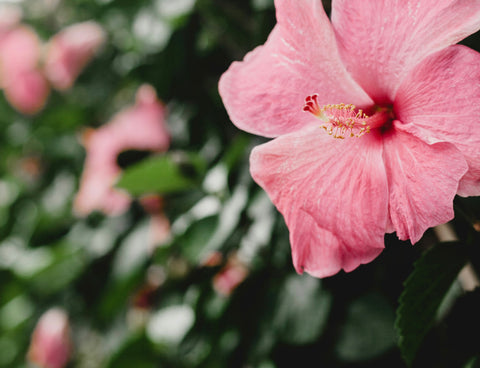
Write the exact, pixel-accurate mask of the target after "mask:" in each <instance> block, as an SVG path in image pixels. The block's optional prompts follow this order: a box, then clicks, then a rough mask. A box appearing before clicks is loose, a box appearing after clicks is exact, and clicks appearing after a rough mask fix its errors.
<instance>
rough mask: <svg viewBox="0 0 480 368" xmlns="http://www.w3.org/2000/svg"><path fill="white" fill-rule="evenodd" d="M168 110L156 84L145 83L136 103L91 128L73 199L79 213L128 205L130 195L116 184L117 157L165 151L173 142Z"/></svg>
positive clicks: (119, 210)
mask: <svg viewBox="0 0 480 368" xmlns="http://www.w3.org/2000/svg"><path fill="white" fill-rule="evenodd" d="M165 113H166V112H165V107H164V106H163V104H162V103H161V102H160V101H159V100H158V99H157V95H156V92H155V90H154V89H153V87H151V86H149V85H143V86H141V87H140V88H139V89H138V91H137V95H136V102H135V105H134V106H132V107H129V108H126V109H125V110H122V111H120V112H119V113H118V114H117V115H115V116H114V117H113V119H112V120H111V121H110V122H109V123H108V124H106V125H104V126H102V127H101V128H99V129H96V130H94V129H91V130H89V131H88V133H87V134H86V135H85V138H84V145H85V148H86V151H87V157H86V159H85V167H84V171H83V174H82V179H81V183H80V189H79V192H78V193H77V196H76V198H75V203H74V210H75V212H76V213H77V214H78V215H81V216H85V215H88V214H89V213H90V212H92V211H94V210H99V211H101V212H103V213H105V214H107V215H119V214H121V213H123V212H125V211H126V210H127V209H128V207H129V205H130V202H131V198H130V196H129V195H128V194H127V193H125V192H123V191H121V190H118V189H115V188H114V187H113V186H114V184H115V181H116V180H117V177H118V175H119V174H120V173H121V171H122V169H121V168H120V166H119V165H118V163H117V157H118V155H119V154H120V153H121V152H122V151H127V150H148V151H156V152H162V151H165V150H166V149H167V148H168V145H169V142H170V137H169V134H168V132H167V130H166V123H165Z"/></svg>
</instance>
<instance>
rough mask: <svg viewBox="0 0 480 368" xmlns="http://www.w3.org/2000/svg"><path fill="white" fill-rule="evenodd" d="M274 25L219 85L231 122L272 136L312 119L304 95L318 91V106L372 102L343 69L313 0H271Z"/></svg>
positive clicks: (322, 14)
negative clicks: (273, 1) (273, 2)
mask: <svg viewBox="0 0 480 368" xmlns="http://www.w3.org/2000/svg"><path fill="white" fill-rule="evenodd" d="M275 5H276V9H277V19H278V24H277V26H276V27H275V28H274V30H273V31H272V33H271V34H270V36H269V38H268V40H267V42H266V43H265V45H263V46H260V47H258V48H256V49H255V50H253V51H252V52H250V53H249V54H247V56H246V57H245V59H244V61H243V62H234V63H233V64H232V65H231V66H230V68H229V69H228V70H227V72H225V74H223V76H222V78H221V79H220V83H219V90H220V95H221V96H222V99H223V102H224V104H225V107H226V109H227V111H228V114H229V115H230V118H231V120H232V121H233V123H234V124H235V125H236V126H237V127H239V128H240V129H243V130H246V131H248V132H251V133H255V134H259V135H263V136H267V137H275V136H278V135H281V134H285V133H288V132H293V131H295V130H298V129H300V128H301V127H303V126H305V125H306V124H308V123H309V122H311V116H309V114H307V113H305V112H304V111H302V107H303V104H304V101H305V97H307V96H308V95H311V94H313V93H317V92H319V95H320V96H319V103H320V105H326V104H328V103H341V102H343V103H352V104H354V105H357V106H362V107H363V106H367V105H371V104H372V101H371V99H370V98H369V97H368V96H367V95H366V94H365V92H364V91H363V90H361V89H360V87H359V86H358V85H357V84H356V83H355V82H354V81H353V79H352V78H351V76H350V75H349V74H348V73H347V72H346V70H345V67H344V66H343V64H342V62H341V60H340V56H339V53H338V50H337V46H336V42H335V37H334V34H333V31H332V28H331V24H330V22H329V20H328V17H327V16H326V14H325V12H324V10H323V8H322V6H321V2H320V1H317V0H303V1H298V0H282V1H276V2H275Z"/></svg>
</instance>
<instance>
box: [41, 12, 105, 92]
mask: <svg viewBox="0 0 480 368" xmlns="http://www.w3.org/2000/svg"><path fill="white" fill-rule="evenodd" d="M104 42H105V32H104V31H103V29H102V28H101V27H100V25H98V24H97V23H95V22H93V21H87V22H82V23H76V24H73V25H71V26H69V27H66V28H64V29H63V30H61V31H60V32H59V33H57V34H56V35H55V36H53V37H52V39H51V40H50V41H49V43H48V48H47V53H46V55H45V75H46V76H47V78H48V79H49V81H50V83H51V84H52V86H53V87H54V88H56V89H58V90H62V91H63V90H67V89H69V88H71V87H72V85H73V83H74V82H75V79H76V78H77V77H78V75H79V74H80V72H81V71H82V69H83V68H84V67H85V66H86V65H87V64H88V62H89V61H90V59H91V58H92V57H93V56H94V55H95V53H96V52H97V51H98V49H99V48H100V46H101V45H102V44H103V43H104Z"/></svg>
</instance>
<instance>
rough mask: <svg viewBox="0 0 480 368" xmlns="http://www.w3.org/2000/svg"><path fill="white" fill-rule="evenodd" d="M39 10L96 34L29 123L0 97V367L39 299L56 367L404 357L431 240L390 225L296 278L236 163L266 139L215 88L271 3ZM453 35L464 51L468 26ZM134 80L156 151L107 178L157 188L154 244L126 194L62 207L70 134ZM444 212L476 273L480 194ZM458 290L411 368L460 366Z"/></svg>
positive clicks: (258, 194) (279, 230) (147, 1)
mask: <svg viewBox="0 0 480 368" xmlns="http://www.w3.org/2000/svg"><path fill="white" fill-rule="evenodd" d="M51 3H55V2H49V1H47V0H25V1H24V2H22V3H21V5H22V7H23V9H24V12H25V17H24V21H25V22H28V23H29V24H31V25H32V26H33V27H34V28H35V30H36V31H37V32H39V34H40V35H42V37H44V38H45V39H47V38H48V37H50V36H51V35H53V34H54V33H55V32H57V31H58V30H59V29H61V28H62V27H63V26H65V25H68V24H72V23H75V22H78V21H83V20H88V19H94V20H96V21H97V22H99V23H100V24H102V25H103V27H105V29H106V31H107V34H108V42H107V43H106V45H105V47H104V48H103V50H102V51H101V53H100V54H99V55H98V56H97V57H96V58H95V59H94V60H93V61H92V62H91V63H90V64H89V65H88V67H87V68H86V69H85V70H84V72H83V73H82V74H81V75H80V77H79V79H78V81H77V83H76V84H75V86H74V87H73V89H71V90H70V91H68V92H64V93H59V92H53V94H52V96H50V99H49V101H48V104H47V106H46V108H45V109H44V110H43V111H42V112H41V113H39V114H37V115H36V116H33V117H25V116H22V115H21V114H19V113H17V112H16V111H14V110H13V109H12V108H11V107H10V106H9V105H8V103H7V102H6V101H5V99H4V98H3V96H1V97H0V157H1V160H0V172H1V174H2V175H1V179H0V280H1V287H0V352H1V354H0V367H26V366H27V363H26V362H25V354H26V351H27V349H28V344H29V339H30V334H31V332H32V330H33V328H34V326H35V323H36V321H37V320H38V318H39V316H40V315H41V314H42V313H43V312H44V311H45V310H47V309H48V308H50V307H53V306H60V307H63V308H64V309H65V310H66V311H67V312H68V314H69V316H70V321H71V326H72V330H73V336H74V344H75V350H74V353H73V356H72V359H71V362H70V365H69V366H70V367H79V368H89V367H91V368H99V367H100V368H104V367H105V368H107V367H111V368H123V367H125V368H127V367H128V368H131V367H135V368H144V367H145V368H150V367H152V368H153V367H179V368H183V367H185V368H188V367H208V368H215V367H239V368H240V367H242V368H246V367H258V368H275V367H276V368H283V367H296V366H302V365H308V366H311V362H312V361H313V362H314V366H318V367H349V368H350V367H351V368H354V367H403V366H405V363H404V361H403V359H402V357H401V353H400V349H399V348H398V347H397V339H398V338H397V336H396V331H395V330H394V321H395V310H396V309H397V306H398V298H399V296H400V294H401V293H402V291H403V282H404V281H405V280H406V278H407V276H408V275H409V274H410V273H411V271H412V270H413V263H414V260H416V259H417V258H418V257H419V256H420V254H422V253H423V251H424V249H425V248H427V247H429V246H431V245H432V244H433V243H435V238H434V236H433V234H432V233H430V232H427V234H426V235H425V237H424V239H423V240H422V241H421V242H420V243H419V244H418V245H417V246H416V247H411V245H410V244H409V243H406V242H401V241H399V240H398V239H397V238H396V236H395V235H387V236H386V249H385V251H384V252H383V253H382V255H381V256H380V257H378V258H377V259H376V260H375V261H374V262H372V263H371V264H369V265H365V266H362V267H360V268H359V269H357V270H355V271H354V272H351V273H349V274H345V273H340V274H338V275H336V276H334V277H330V278H327V279H324V280H318V279H315V278H312V277H310V276H308V275H297V274H296V273H295V272H294V269H293V266H292V262H291V256H290V247H289V241H288V231H287V229H286V227H285V224H284V222H283V219H282V217H281V216H280V215H279V214H278V213H277V211H276V210H275V209H274V207H273V206H272V204H271V202H270V200H269V199H268V198H267V196H266V194H265V193H264V192H263V191H262V190H261V189H260V188H259V187H258V186H257V185H256V184H255V183H254V182H253V181H252V179H251V177H250V174H249V171H248V155H249V152H250V150H251V148H252V147H253V146H255V145H257V144H259V143H262V142H263V141H264V140H263V139H262V138H259V137H255V136H250V135H248V134H246V133H244V132H241V131H239V130H237V129H236V128H235V127H234V126H233V125H232V124H231V123H230V121H229V118H228V116H227V114H226V112H225V110H224V108H223V105H222V102H221V99H220V97H219V95H218V92H217V83H218V79H219V77H220V75H221V74H222V72H224V71H225V70H226V69H227V68H228V66H229V64H230V63H231V62H232V61H233V60H239V59H241V58H243V56H244V55H245V54H246V53H247V52H248V51H250V50H251V49H253V48H254V47H255V46H257V45H259V44H262V43H263V42H264V41H265V39H266V37H267V36H268V34H269V32H270V30H271V29H272V27H273V26H274V24H275V11H274V7H273V1H272V0H252V1H246V0H138V1H127V0H76V1H63V2H62V1H59V2H58V5H57V6H56V7H49V4H51ZM326 7H327V9H328V8H329V4H328V2H326ZM466 43H467V44H469V45H470V46H471V47H478V42H477V39H476V38H475V36H474V37H471V38H469V39H468V40H467V41H466ZM142 83H150V84H152V85H153V86H154V87H155V88H156V90H157V92H158V95H159V97H160V98H161V99H162V100H163V101H164V102H165V103H166V104H167V107H168V110H169V115H168V125H169V129H170V132H171V134H172V142H171V150H170V152H171V153H167V154H165V155H163V156H158V157H150V158H148V159H146V160H144V161H142V162H140V163H139V164H137V165H134V166H131V167H129V168H127V169H126V171H125V173H124V176H123V177H122V178H121V179H120V182H119V184H118V185H119V186H121V187H123V188H126V189H127V190H130V192H131V193H132V194H133V195H135V196H137V195H140V194H145V193H151V192H159V193H162V194H163V196H164V203H163V205H164V211H165V213H166V216H167V217H168V218H169V220H170V222H171V236H170V238H169V240H168V241H167V242H166V244H163V245H161V246H160V247H157V248H155V249H153V250H152V248H151V247H149V244H148V231H149V228H148V221H149V216H148V214H147V213H146V212H145V211H144V210H143V209H142V207H141V206H140V205H139V203H138V201H134V203H133V204H132V206H131V209H130V210H129V211H128V212H127V213H126V214H124V215H121V216H117V217H112V218H109V217H106V216H104V215H102V214H100V213H94V214H91V215H90V216H88V217H87V218H77V217H75V216H74V215H73V213H72V200H73V196H74V194H75V192H76V191H77V189H78V186H79V177H80V174H81V171H82V166H83V161H84V158H85V152H84V149H83V147H82V146H81V144H80V139H79V137H80V134H81V132H82V129H83V128H85V127H98V126H101V125H102V124H104V123H106V122H107V121H108V120H109V118H110V117H111V116H112V115H113V114H114V113H115V112H117V111H118V110H119V109H121V108H122V107H124V106H125V105H129V104H131V103H132V101H133V96H134V92H135V90H136V88H137V87H138V86H139V85H140V84H142ZM165 178H167V179H168V180H167V179H165ZM457 205H458V207H457V208H458V211H460V212H459V213H458V215H457V217H456V220H455V227H456V229H457V231H458V233H459V236H460V238H461V239H460V241H461V242H462V243H464V244H467V245H468V246H470V247H471V248H472V249H471V251H470V253H469V259H470V260H471V262H472V263H473V265H474V266H475V267H477V269H478V262H479V260H480V257H479V255H478V251H477V250H475V249H474V245H476V246H478V244H479V234H478V232H475V231H474V230H473V229H472V226H471V223H469V221H471V220H474V219H478V218H480V217H479V216H480V205H479V202H478V201H476V200H471V201H469V200H464V199H458V200H457ZM213 256H219V258H218V261H217V262H213V263H212V264H209V263H208V259H209V257H213ZM234 257H239V258H240V260H241V262H242V265H243V267H245V268H246V269H247V275H246V278H245V280H243V282H241V283H240V284H239V285H238V287H236V288H235V290H233V292H232V293H231V294H228V295H225V294H222V293H220V292H219V291H218V290H216V289H215V287H214V282H215V277H216V276H217V275H219V273H220V272H221V271H222V269H223V267H224V266H225V265H227V264H228V260H229V259H232V258H234ZM443 261H444V262H448V259H447V260H445V259H444V260H443ZM441 265H442V263H439V266H441ZM429 277H435V276H434V275H432V276H429ZM422 281H423V282H425V279H423V280H422ZM455 285H456V284H455V283H454V285H453V287H452V288H453V289H452V290H454V291H455V290H456V293H455V292H454V293H453V294H449V295H450V309H449V310H448V312H446V313H445V314H444V316H446V318H445V319H443V320H437V322H436V325H435V326H434V328H432V329H431V330H430V332H429V333H428V334H427V337H426V339H425V341H423V340H422V341H418V344H419V345H421V347H420V354H419V355H418V357H417V358H416V360H415V357H414V356H412V357H411V359H410V360H412V362H413V365H414V366H419V367H421V366H432V367H450V366H455V367H460V366H463V365H465V366H467V364H470V365H468V366H473V365H474V364H475V363H474V362H475V356H478V355H477V354H478V353H479V347H478V344H475V343H473V341H477V340H476V338H475V337H473V338H472V339H473V340H472V341H470V342H469V340H468V339H465V338H464V337H463V334H462V332H463V330H461V329H459V328H458V326H468V325H470V326H477V327H478V326H479V323H478V320H479V318H478V308H477V309H476V310H474V309H473V308H472V307H468V306H469V305H470V306H478V305H479V298H478V295H477V294H478V293H472V294H470V295H466V296H463V297H461V295H462V292H461V291H459V289H458V286H455ZM444 286H445V285H444ZM455 287H456V289H455ZM445 288H446V289H449V288H450V287H449V286H448V285H446V286H445ZM426 295H427V294H426ZM452 295H453V296H452ZM443 296H444V295H440V296H438V297H439V298H440V299H442V298H443ZM465 298H467V299H468V300H467V301H468V303H470V304H468V303H467V301H466V299H465ZM425 303H428V301H425ZM434 310H435V309H434ZM412 314H413V315H414V314H415V312H412ZM466 321H468V323H467V322H466ZM417 322H418V320H415V318H413V320H412V321H411V323H412V324H413V325H414V324H415V323H417ZM462 323H463V324H462ZM456 326H457V328H456ZM446 331H447V332H449V333H451V334H450V335H449V334H447V333H446ZM402 333H404V331H403V330H401V329H400V334H402ZM425 333H427V331H425ZM477 334H478V328H477V329H476V330H475V331H474V336H476V335H477ZM452 336H455V337H458V336H461V337H462V338H463V339H462V338H460V340H461V341H462V342H463V343H462V344H459V343H452V341H454V340H453V338H452ZM407 337H408V331H407ZM456 341H458V340H456ZM425 362H428V363H427V364H426V363H425Z"/></svg>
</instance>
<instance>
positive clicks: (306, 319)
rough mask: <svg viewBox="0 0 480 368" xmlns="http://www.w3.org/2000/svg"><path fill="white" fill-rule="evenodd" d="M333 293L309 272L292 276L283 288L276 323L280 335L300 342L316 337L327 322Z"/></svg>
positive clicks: (276, 313) (291, 340) (313, 339)
mask: <svg viewBox="0 0 480 368" xmlns="http://www.w3.org/2000/svg"><path fill="white" fill-rule="evenodd" d="M331 302H332V296H331V294H329V293H328V292H327V291H325V290H323V289H322V287H321V281H320V280H318V279H315V278H313V277H310V276H308V275H301V276H300V275H291V276H289V277H288V278H287V279H286V281H285V284H284V286H283V288H282V290H281V292H280V295H279V299H278V302H276V303H275V304H276V311H275V317H274V324H275V326H277V328H278V334H279V336H280V337H281V339H282V340H283V341H284V342H286V343H289V344H295V345H301V344H308V343H312V342H313V341H315V339H316V338H317V337H318V336H319V335H320V334H321V333H322V332H323V329H324V328H325V326H326V322H327V320H328V316H329V313H330V307H331Z"/></svg>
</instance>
